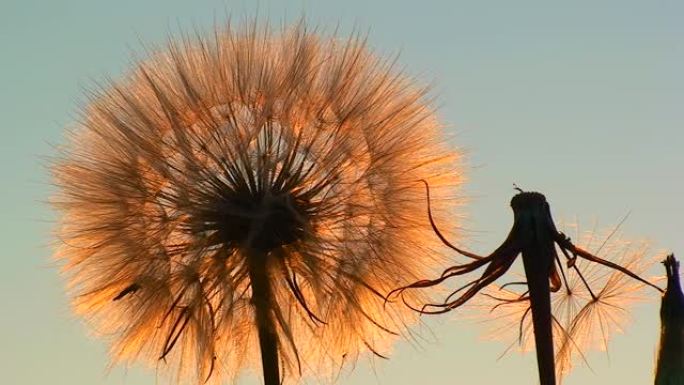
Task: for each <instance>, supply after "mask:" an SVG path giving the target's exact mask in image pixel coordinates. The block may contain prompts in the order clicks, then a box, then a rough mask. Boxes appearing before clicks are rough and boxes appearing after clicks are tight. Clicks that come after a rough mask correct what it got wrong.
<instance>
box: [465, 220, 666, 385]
mask: <svg viewBox="0 0 684 385" xmlns="http://www.w3.org/2000/svg"><path fill="white" fill-rule="evenodd" d="M573 227H574V228H575V235H574V236H573V238H574V239H577V240H578V242H577V244H578V245H579V247H580V248H582V249H584V250H587V251H589V252H591V253H592V254H593V255H596V256H599V257H601V258H603V259H604V260H608V261H611V262H613V263H616V264H618V265H620V266H622V267H624V268H626V269H629V270H630V271H631V272H633V273H635V274H639V275H641V274H643V273H645V272H646V271H647V270H648V269H649V268H650V267H651V266H652V265H653V264H654V263H655V261H656V260H657V259H653V258H649V257H647V252H648V250H649V243H648V242H645V241H628V240H624V239H622V238H621V237H620V235H619V234H618V233H617V231H616V229H613V230H611V231H610V232H609V233H601V232H598V231H596V230H592V231H587V232H585V233H583V234H582V233H580V231H579V226H576V225H575V226H570V225H568V226H566V228H567V229H568V232H569V230H570V229H572V228H573ZM574 263H575V266H577V270H574V269H568V271H567V272H566V273H565V279H566V282H567V285H566V286H565V287H563V288H561V289H560V290H558V291H556V292H555V293H551V308H552V317H553V340H554V344H553V346H554V350H555V361H556V372H557V376H558V382H559V383H560V382H561V381H562V379H563V377H564V376H565V375H567V374H568V373H569V372H570V370H571V369H572V367H573V364H574V363H576V362H577V361H583V362H585V363H586V362H587V360H586V357H585V352H587V351H588V350H591V349H597V350H600V351H606V352H607V351H608V342H609V340H610V339H611V337H612V336H613V335H615V334H617V333H621V332H622V331H623V330H624V328H625V326H626V325H627V323H628V321H629V320H630V307H631V306H632V305H634V304H636V303H637V302H639V301H640V300H643V299H644V298H645V295H644V293H643V290H642V289H644V288H645V287H646V285H645V284H644V283H643V282H641V281H638V280H634V279H632V278H631V277H629V276H627V275H625V274H623V273H622V272H620V271H618V270H612V269H607V268H605V267H604V266H602V265H599V264H596V263H592V262H589V261H587V260H577V261H575V262H574ZM578 271H579V272H581V275H580V274H578V273H577V272H578ZM583 280H584V281H586V284H585V282H583ZM509 287H510V288H508V287H505V286H496V285H494V286H490V287H487V288H486V289H485V290H483V292H482V294H483V295H481V296H479V297H477V301H478V303H477V304H475V305H473V306H475V307H477V308H478V309H479V310H480V312H479V314H478V315H477V316H476V318H478V319H480V320H481V321H482V323H484V324H485V325H486V327H487V329H488V331H487V334H486V336H487V338H490V339H494V340H507V341H511V340H513V342H512V343H511V344H510V345H509V346H508V348H507V349H506V350H505V352H504V354H505V353H508V352H510V351H511V349H512V348H514V347H515V346H518V347H519V349H520V350H521V351H523V352H527V351H530V350H534V335H533V333H534V330H533V324H532V319H531V317H530V306H531V305H530V300H529V298H528V297H526V296H524V295H522V293H520V292H516V291H515V290H512V287H511V286H509ZM511 325H517V327H516V328H511Z"/></svg>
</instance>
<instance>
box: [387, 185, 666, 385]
mask: <svg viewBox="0 0 684 385" xmlns="http://www.w3.org/2000/svg"><path fill="white" fill-rule="evenodd" d="M425 184H426V188H427V194H428V217H431V216H430V214H431V211H430V207H429V202H430V200H429V184H428V183H427V182H426V183H425ZM516 189H517V190H519V193H518V194H516V195H515V196H514V197H513V199H511V208H512V209H513V227H512V228H511V231H510V232H509V233H508V236H507V237H506V239H505V240H504V241H503V243H502V244H501V245H500V246H499V247H497V248H496V249H495V250H494V251H493V252H492V253H491V254H489V255H487V256H479V255H477V254H474V253H471V252H469V251H466V250H462V249H460V248H458V247H456V246H454V245H452V244H451V243H450V242H449V241H448V240H447V238H446V237H445V236H444V235H443V234H441V233H440V231H439V229H438V228H437V226H436V224H435V221H434V220H432V219H431V223H430V224H431V225H432V227H433V230H434V231H435V234H436V235H437V237H438V238H439V239H440V240H441V241H442V242H443V243H444V244H445V245H446V246H448V247H449V248H451V249H452V250H454V251H456V252H457V253H459V254H461V255H463V256H466V257H469V258H471V259H473V260H474V261H472V262H468V263H464V264H459V265H455V266H451V267H448V268H446V269H445V270H444V271H443V272H442V274H441V275H440V276H438V277H437V278H435V279H422V280H419V281H416V282H414V283H412V284H411V285H408V286H405V287H400V288H398V289H395V290H393V291H392V293H390V294H397V295H403V294H404V293H406V292H407V291H413V290H410V289H420V288H428V287H435V286H437V285H440V284H442V283H443V282H444V281H447V280H449V279H450V278H453V277H459V276H464V275H466V274H469V273H472V272H475V271H482V273H481V275H480V277H479V278H475V279H471V280H470V281H468V282H467V283H466V284H464V285H462V286H460V287H459V288H457V289H455V290H453V291H452V293H451V294H450V295H448V296H447V297H446V299H444V300H443V301H442V302H441V303H425V304H423V305H422V308H417V307H414V309H415V310H417V311H418V312H420V313H423V314H443V313H446V312H449V311H451V310H454V309H457V308H459V307H461V306H463V305H465V304H466V303H467V302H468V301H470V300H471V299H473V298H474V297H475V296H476V295H477V294H478V293H480V292H481V291H482V290H485V289H486V288H487V287H489V286H490V285H493V284H494V282H496V281H497V280H498V279H499V278H501V277H502V276H504V275H505V274H506V272H507V271H508V270H509V269H510V268H511V266H513V263H514V262H515V260H516V259H517V258H518V256H519V255H520V256H521V257H522V262H523V268H524V270H525V281H522V282H516V283H517V284H519V285H524V286H525V288H526V290H525V291H524V292H522V293H521V294H519V295H517V296H514V297H512V298H498V300H499V301H500V302H501V303H502V304H507V303H513V304H515V306H516V309H518V310H519V309H523V308H524V309H525V310H523V311H522V316H521V321H520V322H521V325H522V326H521V329H522V331H521V334H524V329H525V327H524V326H525V325H524V323H525V320H526V318H527V317H528V316H530V317H531V322H532V330H533V335H534V346H535V351H536V355H537V369H538V374H539V381H540V384H541V385H555V384H556V383H557V381H556V377H557V373H556V372H557V367H561V368H563V367H568V366H569V365H570V364H569V363H568V362H565V363H561V364H559V365H556V361H557V357H556V354H555V353H556V349H555V347H554V345H558V344H555V343H554V328H555V329H558V327H559V326H562V325H560V324H559V323H558V321H557V320H556V319H555V318H554V313H553V310H554V309H553V306H552V301H551V298H552V297H553V296H554V295H555V293H557V292H558V291H559V290H562V289H563V288H565V291H566V294H567V293H571V294H572V290H573V286H572V285H571V283H570V282H569V281H568V279H567V276H568V275H572V274H576V275H577V278H578V279H579V281H580V282H582V285H583V286H584V287H585V289H586V293H588V295H589V297H590V300H589V302H588V303H587V304H586V305H584V306H583V307H582V309H581V310H580V311H579V312H578V313H577V315H574V316H572V317H570V318H571V319H572V322H571V323H570V325H569V326H568V329H569V331H565V330H566V329H565V328H563V327H561V328H560V329H561V330H562V331H563V332H562V333H560V334H562V335H560V336H559V335H558V334H559V333H557V332H556V333H555V334H556V337H555V338H558V337H561V338H566V337H567V336H569V337H567V339H568V340H569V342H567V343H565V344H561V345H560V346H559V349H561V350H560V351H561V352H563V353H562V354H561V360H565V358H564V357H572V354H573V353H572V352H573V351H574V347H573V346H574V345H576V342H575V340H576V339H579V338H583V339H584V338H588V339H589V340H593V338H592V335H591V334H590V333H589V332H590V331H592V330H593V329H592V328H591V327H590V326H588V325H592V324H593V323H594V321H597V322H598V324H599V325H600V326H604V325H606V324H607V323H610V322H611V321H610V320H608V321H607V320H606V319H605V318H606V317H609V316H610V314H609V313H610V312H608V311H606V310H605V308H604V307H603V305H604V303H606V301H607V300H611V301H615V298H616V297H618V294H620V293H622V292H623V288H622V286H621V284H622V283H623V282H625V281H623V280H624V279H626V278H625V277H620V275H621V274H622V275H625V276H626V277H629V278H630V279H634V280H636V281H638V282H640V283H641V284H643V285H648V286H651V287H652V288H653V289H656V290H658V291H660V292H662V289H661V288H659V287H658V286H656V285H655V284H653V283H652V282H649V281H647V280H645V279H643V278H641V277H640V276H639V275H638V274H637V273H635V272H634V271H633V268H634V267H635V266H631V265H630V264H633V263H630V261H622V262H623V263H625V264H626V266H623V265H620V264H619V263H616V262H613V261H610V260H606V259H603V258H601V257H598V256H596V255H594V254H592V253H591V252H589V251H587V250H585V249H584V248H581V247H578V246H576V245H575V244H573V243H572V241H571V240H570V238H568V237H567V236H566V235H565V234H563V233H562V232H560V231H558V230H557V228H556V225H555V223H554V221H553V218H552V215H551V208H550V206H549V204H548V202H547V201H546V197H545V196H544V195H543V194H541V193H538V192H525V191H522V190H521V189H519V188H517V187H516ZM600 251H601V250H600V249H599V250H598V251H597V253H598V252H600ZM559 252H560V254H559ZM560 255H562V256H563V257H565V263H562V262H561V257H560ZM578 259H579V260H580V261H582V260H585V261H586V262H590V263H591V264H596V265H600V266H602V267H603V268H609V269H612V270H613V272H615V274H614V275H613V274H609V275H608V277H609V278H608V279H607V281H606V282H605V283H604V286H603V287H602V288H601V291H600V292H598V295H597V292H596V290H595V289H592V287H591V286H590V285H589V283H588V282H587V279H586V278H585V277H584V275H583V273H582V271H581V270H580V268H579V266H578ZM566 270H567V274H566ZM627 292H629V290H627ZM390 296H391V295H390ZM494 298H495V299H496V298H497V297H494ZM569 298H570V297H569ZM573 298H574V297H573ZM524 302H527V303H528V304H529V306H527V307H526V308H525V307H524V305H523V306H521V305H522V304H523V303H524ZM557 305H558V304H557ZM409 306H412V305H411V304H409ZM413 306H415V305H413ZM610 306H612V305H610ZM561 307H565V308H566V311H570V312H571V311H573V309H574V307H573V304H572V303H571V302H568V303H566V304H563V303H561ZM514 310H515V309H514ZM518 313H520V312H519V311H518ZM561 318H567V317H561ZM573 333H575V334H576V337H574V338H573V337H572V334H573ZM564 336H566V337H564ZM561 371H564V369H562V370H561Z"/></svg>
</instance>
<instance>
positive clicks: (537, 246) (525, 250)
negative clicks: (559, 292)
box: [511, 193, 557, 385]
mask: <svg viewBox="0 0 684 385" xmlns="http://www.w3.org/2000/svg"><path fill="white" fill-rule="evenodd" d="M511 206H512V208H513V213H514V218H515V219H514V223H513V231H512V232H513V233H514V234H516V235H517V236H518V237H519V238H520V239H521V240H523V242H522V245H523V246H522V250H521V251H522V259H523V265H524V267H525V276H526V277H527V288H528V290H529V298H530V307H531V310H532V325H533V327H534V342H535V348H536V353H537V367H538V370H539V383H540V385H556V367H555V357H554V351H553V330H552V318H551V295H550V294H551V293H550V284H549V279H550V278H551V276H552V273H553V271H554V270H553V269H554V263H555V262H556V259H557V253H556V250H555V244H554V240H553V235H554V232H553V230H554V229H555V225H554V224H553V219H552V218H551V212H550V210H549V206H548V204H547V203H546V199H545V198H544V196H543V195H541V194H537V193H521V194H518V195H517V196H516V198H514V200H513V201H512V202H511Z"/></svg>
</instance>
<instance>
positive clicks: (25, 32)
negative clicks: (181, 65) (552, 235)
mask: <svg viewBox="0 0 684 385" xmlns="http://www.w3.org/2000/svg"><path fill="white" fill-rule="evenodd" d="M551 3H556V2H550V1H538V2H532V1H499V2H494V1H479V2H475V1H472V2H468V3H466V2H462V1H444V2H430V1H415V0H412V1H385V2H372V1H368V0H362V1H356V0H344V1H343V0H334V1H314V0H310V1H292V2H279V1H266V0H261V1H260V2H259V5H258V8H259V14H260V15H261V17H262V18H269V19H271V20H273V21H274V22H277V23H281V22H282V21H283V20H285V21H292V20H295V19H297V18H299V17H300V16H301V15H302V14H305V15H306V17H307V19H308V20H309V22H310V24H317V25H320V26H322V27H325V28H328V29H332V28H334V27H335V26H336V25H338V24H339V26H340V29H341V30H342V31H350V30H352V29H353V28H354V27H355V26H356V27H357V28H358V29H359V30H361V31H366V30H368V31H369V36H370V38H369V42H370V45H371V47H373V48H374V49H375V50H376V51H377V52H379V53H382V54H394V53H397V52H401V55H400V63H402V64H403V65H404V66H405V68H406V71H407V72H408V73H409V74H412V75H416V76H417V78H418V79H420V80H421V81H424V82H430V83H432V84H434V95H435V96H436V98H437V103H438V105H439V108H440V109H439V114H440V117H441V119H442V120H443V121H444V122H445V123H447V124H448V127H449V131H450V134H452V135H453V136H454V144H455V145H458V146H459V147H462V148H464V149H466V150H467V152H468V154H469V155H468V158H469V165H468V170H467V172H468V174H469V183H468V185H467V187H466V190H465V191H464V194H465V195H467V196H468V197H469V198H470V200H471V204H470V205H469V206H468V208H467V214H468V220H467V221H466V223H465V225H466V227H467V228H468V229H470V230H471V239H470V240H471V246H472V249H474V250H475V251H478V252H481V253H485V252H487V251H489V250H492V249H493V248H494V247H495V246H496V245H497V244H498V243H499V242H500V241H501V240H502V239H503V238H504V237H505V235H506V232H507V230H508V228H509V226H510V224H511V222H512V215H511V212H510V209H509V208H508V202H509V200H510V198H511V196H512V195H513V194H514V190H513V188H512V187H513V183H517V184H518V185H519V186H521V187H522V188H524V189H526V190H538V191H541V192H543V193H545V194H546V196H547V197H548V199H549V201H550V203H551V205H552V209H553V212H554V215H555V216H556V218H562V217H566V218H574V217H575V216H576V217H577V218H579V220H580V222H582V223H593V222H594V221H597V220H598V221H599V223H601V224H603V225H605V226H611V225H614V224H616V223H617V222H618V221H619V219H620V218H621V217H622V216H623V215H625V214H626V213H627V212H629V211H631V215H630V217H629V220H628V221H627V222H626V223H625V224H624V225H623V227H622V229H623V231H624V233H625V234H627V235H629V236H632V237H635V238H647V239H650V240H652V241H653V243H654V249H655V250H659V249H666V250H672V251H674V252H675V253H677V252H678V253H680V257H684V236H683V235H684V230H683V227H682V222H683V220H684V171H683V170H684V151H682V147H683V146H684V107H683V104H684V103H683V102H684V76H682V69H684V39H683V38H684V33H683V32H684V23H682V19H683V18H684V2H681V1H678V0H672V1H654V0H650V1H646V0H644V1H640V2H636V1H626V0H620V1H573V2H565V3H563V4H560V2H558V3H557V4H555V5H552V4H551ZM256 10H257V6H255V5H252V3H251V2H248V1H195V2H189V1H186V2H183V1H168V0H167V1H140V0H137V1H132V0H131V1H128V0H126V1H122V0H118V1H92V0H90V1H86V0H82V1H42V2H38V1H32V0H23V1H20V0H15V1H8V0H0V119H1V120H0V130H1V132H2V136H0V239H1V240H2V244H3V248H2V251H0V258H2V264H3V265H2V268H0V383H3V384H8V385H14V384H17V385H18V384H49V385H67V384H68V385H74V384H88V385H90V384H105V385H123V384H125V385H146V384H155V383H161V382H156V379H155V375H154V373H153V372H151V371H149V370H146V369H141V368H139V367H133V368H130V369H124V368H120V367H119V368H114V369H113V370H111V371H110V372H107V369H106V368H107V365H108V359H107V356H106V347H105V345H104V344H103V342H102V341H100V340H97V339H94V338H92V337H91V336H89V334H88V332H87V330H86V329H85V328H84V327H83V325H82V324H81V323H80V321H79V320H78V319H76V318H75V317H73V316H72V315H71V314H70V312H69V308H68V303H67V299H66V298H65V295H64V291H63V286H62V282H61V280H60V278H59V277H58V274H57V269H56V267H55V266H54V263H53V262H51V259H50V254H51V246H50V242H51V233H50V232H51V228H52V226H53V222H54V220H55V214H54V213H53V212H52V211H51V209H50V208H49V207H48V206H47V205H46V204H45V203H44V202H45V201H46V200H47V199H48V197H49V196H50V194H51V192H52V191H53V189H52V187H51V186H50V180H49V176H48V173H47V172H46V168H45V164H46V163H47V160H46V158H47V157H49V156H50V155H52V154H54V150H53V146H54V145H57V144H60V143H62V141H63V132H64V127H67V126H69V125H70V124H72V123H73V122H74V120H75V115H76V111H77V109H78V107H79V106H81V103H82V101H83V99H84V98H83V97H82V95H83V89H84V88H87V87H89V86H91V85H92V84H93V82H94V81H96V80H102V79H104V78H105V76H111V77H117V76H118V75H120V74H121V73H122V71H123V70H124V69H125V68H127V67H129V64H130V61H131V52H132V51H136V50H137V51H140V50H141V44H140V42H141V41H144V42H158V43H161V42H163V41H164V40H165V38H166V36H167V35H168V34H169V32H174V31H178V29H179V28H180V29H182V30H190V29H192V28H195V27H196V28H198V29H200V30H207V29H210V28H212V25H213V24H214V22H215V21H218V22H219V23H220V22H221V20H224V19H225V15H226V14H231V15H233V18H234V19H238V20H239V19H244V18H245V17H247V18H249V17H252V16H253V15H254V14H255V13H256ZM655 272H658V273H660V271H659V270H656V271H655ZM651 294H652V301H650V302H649V303H647V304H644V305H642V306H640V307H638V309H637V311H636V312H635V313H634V319H633V322H632V324H631V327H630V328H628V329H627V330H626V332H625V334H623V335H621V336H618V337H617V338H615V339H614V340H613V342H612V343H611V346H610V359H607V358H606V356H605V354H602V353H598V354H589V355H588V358H589V360H590V363H591V364H592V370H593V372H592V370H590V369H588V368H586V367H583V368H578V369H576V370H575V371H574V372H573V373H572V374H571V375H570V376H569V377H568V378H567V381H566V382H565V383H566V384H569V385H572V384H599V383H600V384H625V385H631V384H647V383H650V382H651V381H652V380H651V378H652V372H653V361H654V352H655V345H656V340H657V333H658V315H657V309H658V307H657V304H658V296H657V295H656V294H654V293H651ZM426 323H427V325H428V326H429V327H430V329H431V331H432V333H433V334H434V337H430V335H429V333H425V334H427V335H428V337H430V338H429V341H428V342H425V343H423V344H422V346H420V347H418V348H416V347H414V346H411V345H410V344H408V343H405V342H404V343H398V344H397V345H396V348H395V350H394V351H393V352H392V355H391V360H389V361H382V360H375V361H373V362H372V364H368V363H361V364H359V365H358V366H357V368H356V370H355V371H354V373H353V374H352V375H350V376H345V377H342V379H341V380H340V382H339V383H340V384H392V385H409V384H417V383H421V384H472V383H478V384H484V385H489V384H501V383H508V384H530V383H535V382H536V364H535V361H534V357H533V354H527V355H524V356H523V355H519V354H513V355H510V356H507V357H505V358H503V359H501V360H499V361H497V357H498V356H499V353H501V352H502V351H503V350H504V349H505V347H506V344H504V343H497V342H485V341H483V340H482V338H481V337H480V331H481V328H478V326H477V325H473V323H472V322H467V321H463V320H461V319H459V318H458V316H457V315H456V314H449V315H445V316H442V317H440V318H430V319H426ZM241 383H245V384H256V383H258V382H256V381H255V380H254V378H253V377H250V378H246V379H245V381H244V382H241Z"/></svg>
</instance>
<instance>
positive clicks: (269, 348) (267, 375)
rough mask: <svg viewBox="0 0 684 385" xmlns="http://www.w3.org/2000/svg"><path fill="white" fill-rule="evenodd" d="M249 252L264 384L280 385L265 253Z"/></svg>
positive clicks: (252, 250)
mask: <svg viewBox="0 0 684 385" xmlns="http://www.w3.org/2000/svg"><path fill="white" fill-rule="evenodd" d="M249 254H250V257H249V258H248V261H249V266H248V268H249V279H250V282H251V285H252V305H253V306H254V314H255V319H256V327H257V329H258V332H259V348H260V349H261V366H262V369H263V375H264V385H280V369H279V367H278V336H277V334H276V330H275V322H274V320H273V314H272V313H271V309H272V308H273V304H272V302H273V293H272V291H271V283H270V281H269V278H268V272H267V266H266V264H267V254H266V253H265V252H262V251H258V250H255V249H251V252H250V253H249Z"/></svg>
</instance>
